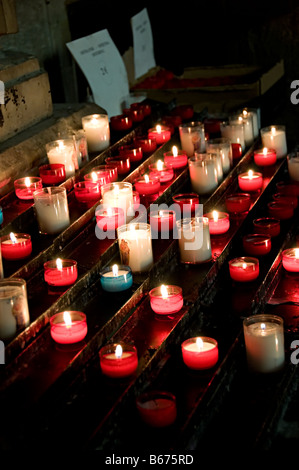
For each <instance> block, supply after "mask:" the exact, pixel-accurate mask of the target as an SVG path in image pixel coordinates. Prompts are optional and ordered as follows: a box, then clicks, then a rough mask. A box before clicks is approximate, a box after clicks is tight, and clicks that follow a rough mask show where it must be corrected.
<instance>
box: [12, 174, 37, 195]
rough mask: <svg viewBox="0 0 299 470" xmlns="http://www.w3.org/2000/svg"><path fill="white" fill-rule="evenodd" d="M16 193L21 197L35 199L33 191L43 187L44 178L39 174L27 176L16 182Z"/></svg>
mask: <svg viewBox="0 0 299 470" xmlns="http://www.w3.org/2000/svg"><path fill="white" fill-rule="evenodd" d="M14 187H15V193H16V196H17V197H18V198H19V199H23V200H30V199H33V193H34V191H36V190H37V189H40V188H42V187H43V182H42V179H41V178H40V177H39V176H26V177H25V178H19V179H17V180H15V182H14Z"/></svg>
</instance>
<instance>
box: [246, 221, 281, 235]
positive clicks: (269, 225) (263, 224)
mask: <svg viewBox="0 0 299 470" xmlns="http://www.w3.org/2000/svg"><path fill="white" fill-rule="evenodd" d="M253 226H254V230H255V233H262V234H265V235H268V236H269V237H277V236H278V235H279V234H280V221H279V219H275V218H273V217H260V218H259V219H254V221H253Z"/></svg>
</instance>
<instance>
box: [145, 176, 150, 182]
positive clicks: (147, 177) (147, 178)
mask: <svg viewBox="0 0 299 470" xmlns="http://www.w3.org/2000/svg"><path fill="white" fill-rule="evenodd" d="M144 179H145V182H146V183H149V176H148V175H144Z"/></svg>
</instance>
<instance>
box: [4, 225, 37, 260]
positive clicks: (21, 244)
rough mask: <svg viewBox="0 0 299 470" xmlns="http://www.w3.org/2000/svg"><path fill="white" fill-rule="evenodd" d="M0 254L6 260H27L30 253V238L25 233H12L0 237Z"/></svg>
mask: <svg viewBox="0 0 299 470" xmlns="http://www.w3.org/2000/svg"><path fill="white" fill-rule="evenodd" d="M0 240H1V254H2V257H3V258H4V259H6V260H18V259H23V258H27V257H28V256H30V255H31V253H32V242H31V236H30V235H28V234H27V233H13V232H10V234H9V235H4V236H3V237H1V239H0Z"/></svg>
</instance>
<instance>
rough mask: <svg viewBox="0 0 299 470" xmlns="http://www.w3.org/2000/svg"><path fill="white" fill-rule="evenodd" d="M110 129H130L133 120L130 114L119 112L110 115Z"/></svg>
mask: <svg viewBox="0 0 299 470" xmlns="http://www.w3.org/2000/svg"><path fill="white" fill-rule="evenodd" d="M110 125H111V129H113V130H115V131H127V130H129V129H131V127H132V125H133V121H132V118H131V116H127V115H126V114H119V115H117V116H111V118H110Z"/></svg>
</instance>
